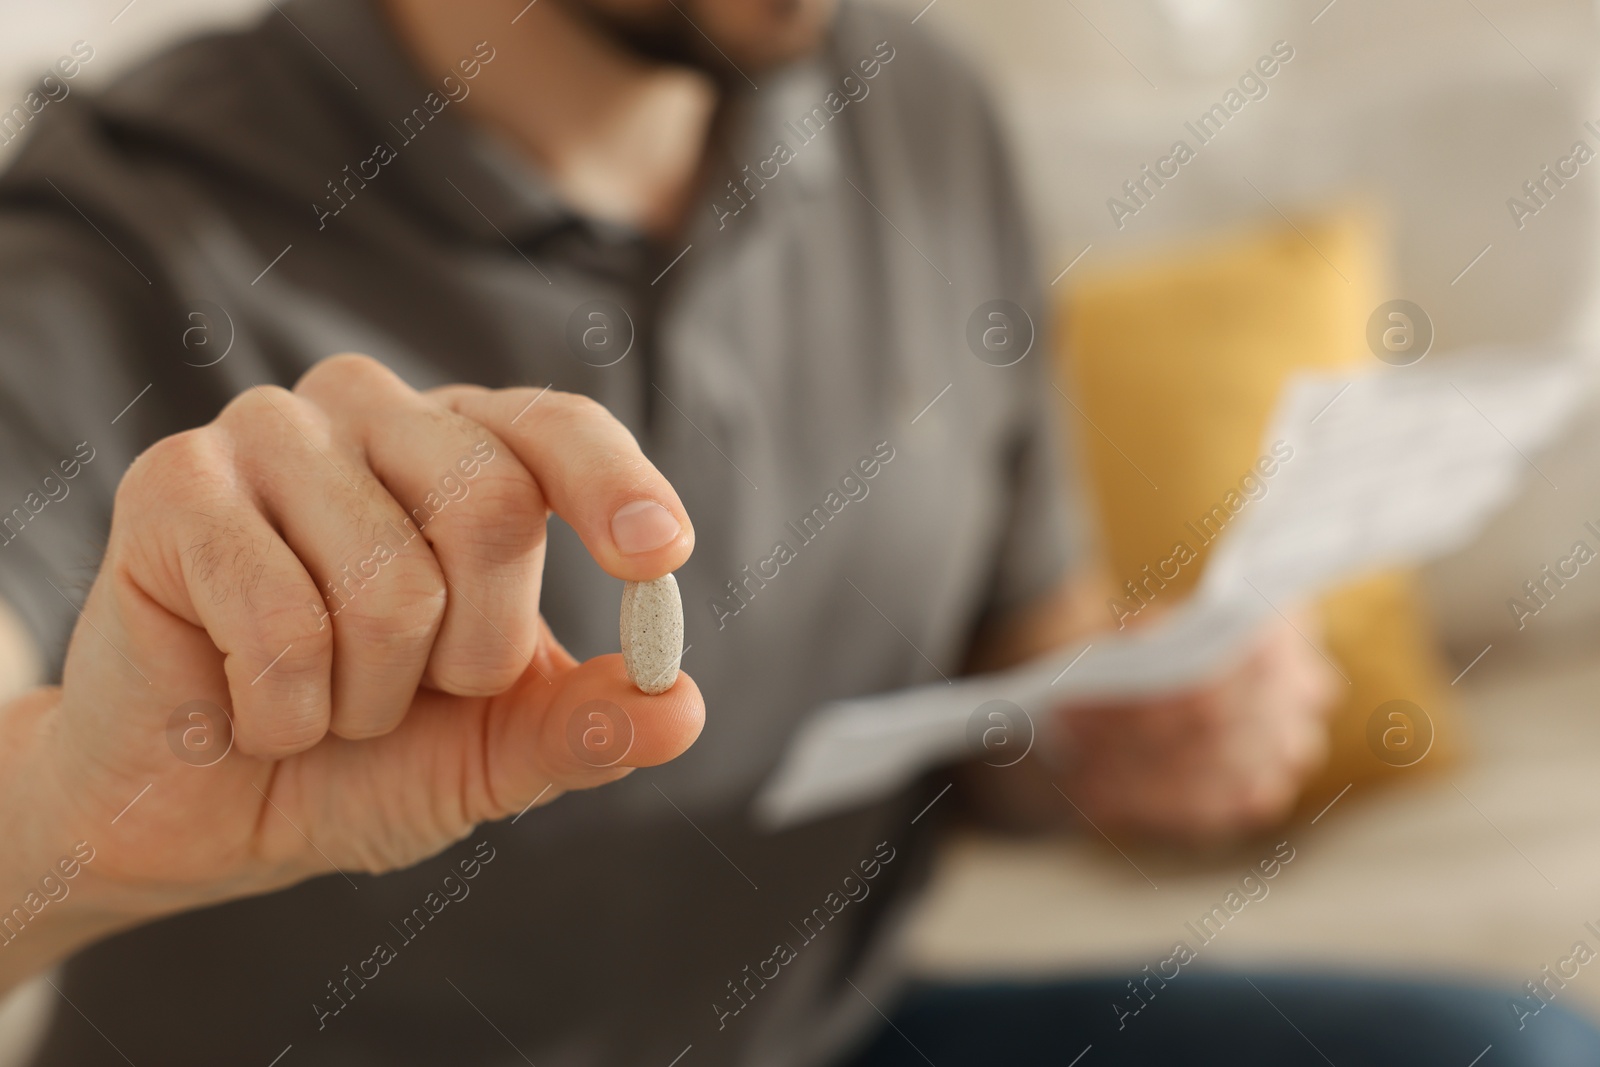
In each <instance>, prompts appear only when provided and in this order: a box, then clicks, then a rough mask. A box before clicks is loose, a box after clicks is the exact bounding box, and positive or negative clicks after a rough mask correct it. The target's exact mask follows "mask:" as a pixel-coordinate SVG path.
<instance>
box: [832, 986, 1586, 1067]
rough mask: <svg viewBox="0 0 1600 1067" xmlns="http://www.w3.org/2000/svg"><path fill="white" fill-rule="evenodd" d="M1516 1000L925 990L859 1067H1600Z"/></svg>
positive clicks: (1433, 992) (1364, 991) (1281, 991)
mask: <svg viewBox="0 0 1600 1067" xmlns="http://www.w3.org/2000/svg"><path fill="white" fill-rule="evenodd" d="M1510 999H1511V993H1510V992H1509V991H1506V990H1497V989H1488V988H1482V987H1473V986H1457V985H1443V984H1433V983H1424V982H1408V981H1397V980H1389V979H1376V978H1374V979H1368V978H1353V977H1312V976H1299V975H1282V974H1277V975H1269V974H1264V975H1254V974H1252V975H1249V976H1245V975H1242V974H1230V973H1226V972H1221V973H1219V972H1211V973H1203V972H1202V973H1200V974H1182V975H1181V976H1180V977H1179V978H1177V979H1175V980H1173V981H1171V982H1169V983H1167V985H1166V987H1165V988H1162V989H1159V990H1158V991H1157V992H1155V994H1154V995H1153V996H1151V995H1146V997H1145V998H1144V1000H1145V1003H1144V1006H1143V1007H1142V1008H1141V1009H1140V1010H1139V1011H1138V1013H1137V1014H1132V1012H1131V1009H1132V1008H1135V1007H1138V1005H1139V1004H1140V1001H1139V1000H1136V999H1135V998H1134V996H1133V994H1132V993H1131V992H1130V991H1129V989H1128V986H1127V978H1126V977H1118V978H1087V979H1074V980H1067V981H1055V982H1043V983H1020V982H1019V983H1005V984H998V983H996V984H983V985H935V986H922V987H919V988H916V989H914V990H912V991H911V992H910V993H909V994H908V995H907V996H906V998H905V999H904V1001H903V1002H902V1003H901V1004H900V1005H899V1006H898V1007H897V1008H896V1009H895V1010H894V1011H893V1012H892V1014H891V1018H892V1019H893V1022H892V1024H891V1026H890V1027H887V1028H885V1029H884V1030H883V1031H882V1032H881V1033H880V1034H878V1035H877V1036H876V1037H875V1038H873V1039H872V1041H871V1043H870V1044H869V1046H868V1047H867V1048H866V1049H865V1050H864V1051H863V1052H861V1053H860V1054H859V1055H858V1056H856V1057H855V1058H853V1059H850V1060H848V1061H847V1064H846V1067H929V1065H930V1064H932V1065H933V1067H969V1065H970V1067H979V1065H981V1067H1034V1065H1041V1067H1043V1065H1046V1064H1048V1065H1049V1067H1108V1065H1117V1067H1144V1065H1146V1064H1149V1065H1155V1064H1163V1065H1166V1064H1174V1065H1183V1067H1211V1065H1213V1064H1215V1065H1218V1067H1221V1065H1224V1064H1226V1065H1227V1067H1254V1065H1261V1067H1329V1065H1330V1064H1332V1065H1334V1067H1390V1065H1393V1067H1400V1065H1404V1067H1421V1065H1427V1067H1433V1065H1439V1067H1469V1065H1472V1067H1600V1030H1596V1029H1595V1027H1594V1026H1592V1025H1591V1024H1590V1023H1589V1022H1588V1021H1587V1020H1586V1019H1584V1018H1582V1017H1581V1016H1579V1015H1577V1014H1576V1013H1574V1012H1571V1011H1567V1010H1565V1009H1563V1008H1561V1007H1560V1006H1558V1005H1555V1004H1551V1005H1549V1006H1547V1007H1545V1008H1544V1009H1543V1010H1541V1011H1540V1012H1539V1013H1538V1014H1537V1015H1524V1017H1523V1018H1521V1019H1520V1022H1521V1027H1520V1028H1519V1026H1518V1023H1519V1019H1518V1016H1517V1014H1516V1013H1514V1012H1513V1011H1512V1010H1511V1008H1510V1007H1509V1001H1510ZM1526 1003H1528V1004H1530V1005H1532V1004H1534V1003H1535V1002H1533V1001H1527V1002H1526ZM1086 1050H1087V1051H1086ZM1486 1050H1487V1051H1486ZM1079 1056H1081V1057H1082V1058H1081V1059H1078V1058H1077V1057H1079ZM1480 1057H1481V1058H1480Z"/></svg>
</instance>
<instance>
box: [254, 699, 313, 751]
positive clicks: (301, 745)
mask: <svg viewBox="0 0 1600 1067" xmlns="http://www.w3.org/2000/svg"><path fill="white" fill-rule="evenodd" d="M327 733H328V719H327V716H326V715H325V714H323V713H322V712H321V711H318V710H317V709H316V708H313V707H309V706H308V707H304V708H278V709H274V710H273V712H272V713H271V714H269V715H267V716H265V717H263V718H262V719H261V721H259V722H255V723H250V724H248V725H246V724H241V725H240V727H239V730H238V733H237V735H236V736H237V738H238V743H239V747H240V748H241V749H242V750H244V751H245V752H246V753H248V754H250V755H254V756H266V755H272V754H278V753H291V752H301V751H304V750H305V749H308V748H310V747H311V746H312V745H315V744H316V743H317V742H318V741H321V740H322V739H323V737H325V736H327Z"/></svg>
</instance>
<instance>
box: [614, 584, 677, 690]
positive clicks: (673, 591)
mask: <svg viewBox="0 0 1600 1067" xmlns="http://www.w3.org/2000/svg"><path fill="white" fill-rule="evenodd" d="M682 658H683V600H682V598H681V597H679V595H678V580H677V579H676V578H674V577H673V576H672V575H670V574H666V575H663V576H661V577H660V578H656V579H654V580H653V581H648V582H626V583H624V584H623V587H622V664H623V666H624V667H626V668H627V670H628V678H629V680H631V681H632V682H633V684H634V685H636V686H638V687H639V691H640V692H643V693H649V694H651V695H652V696H653V695H655V694H656V693H665V692H666V691H667V690H668V689H671V688H672V683H673V682H676V681H677V680H678V661H679V660H680V659H682Z"/></svg>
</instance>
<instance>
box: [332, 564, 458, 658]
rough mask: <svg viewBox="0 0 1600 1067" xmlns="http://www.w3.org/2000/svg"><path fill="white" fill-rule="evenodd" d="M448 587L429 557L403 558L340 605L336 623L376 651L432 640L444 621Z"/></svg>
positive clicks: (425, 642)
mask: <svg viewBox="0 0 1600 1067" xmlns="http://www.w3.org/2000/svg"><path fill="white" fill-rule="evenodd" d="M447 595H448V587H447V586H446V585H445V582H444V574H443V572H442V571H440V569H439V567H438V564H437V563H435V562H433V561H432V560H422V559H417V558H406V557H402V558H400V559H397V560H395V561H394V562H392V563H390V564H389V565H388V566H387V567H386V568H385V571H384V573H382V574H380V575H378V576H377V577H376V578H375V579H373V580H371V581H370V582H369V583H368V585H367V586H365V587H364V588H362V589H360V590H358V591H357V592H356V594H355V595H354V596H352V597H351V599H350V600H349V601H348V602H347V603H346V604H345V605H344V606H343V607H342V608H341V609H340V611H339V614H338V623H339V625H340V626H341V627H342V628H343V629H344V630H345V631H346V632H348V633H351V634H353V635H355V636H357V637H359V638H360V639H361V640H362V641H364V642H366V643H368V644H370V645H376V646H378V648H379V649H392V650H396V651H399V650H414V649H415V648H416V647H417V646H418V645H427V644H431V643H432V641H433V637H434V635H435V634H436V633H438V630H439V625H440V623H441V622H442V621H443V619H444V612H445V604H446V601H447Z"/></svg>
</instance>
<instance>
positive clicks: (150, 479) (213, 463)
mask: <svg viewBox="0 0 1600 1067" xmlns="http://www.w3.org/2000/svg"><path fill="white" fill-rule="evenodd" d="M221 458H222V457H221V451H220V449H219V448H218V445H217V442H216V439H215V435H214V434H213V433H212V432H211V431H210V430H209V429H208V428H206V427H200V428H197V429H193V430H185V431H183V432H182V433H177V434H173V435H172V436H170V437H163V438H161V439H160V440H159V441H157V442H156V443H155V444H153V445H151V446H150V447H149V448H147V449H145V450H144V451H143V452H142V453H140V454H139V456H138V457H137V458H136V459H135V460H134V461H133V463H132V464H130V465H129V467H128V470H127V472H126V473H124V474H123V476H122V481H121V482H120V483H119V484H118V485H117V491H116V497H115V508H116V510H125V509H126V508H127V507H128V505H129V504H131V503H135V502H137V501H140V500H144V499H145V498H146V497H148V496H150V495H151V494H154V495H156V496H159V497H161V498H164V499H170V498H173V497H175V496H177V495H179V494H182V493H186V492H189V491H192V490H193V489H194V488H195V487H197V486H198V485H201V484H203V483H204V482H206V481H208V480H210V479H212V478H214V477H215V476H216V474H217V472H218V469H219V467H220V466H221Z"/></svg>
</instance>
